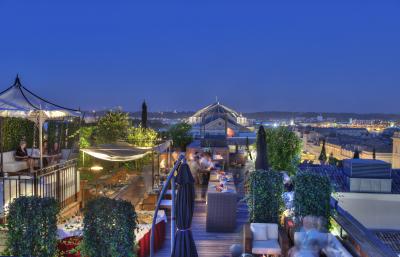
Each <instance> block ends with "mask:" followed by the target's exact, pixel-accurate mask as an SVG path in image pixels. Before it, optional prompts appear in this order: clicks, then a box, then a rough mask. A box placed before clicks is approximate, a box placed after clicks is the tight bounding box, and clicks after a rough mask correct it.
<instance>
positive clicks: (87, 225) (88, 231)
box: [82, 197, 137, 257]
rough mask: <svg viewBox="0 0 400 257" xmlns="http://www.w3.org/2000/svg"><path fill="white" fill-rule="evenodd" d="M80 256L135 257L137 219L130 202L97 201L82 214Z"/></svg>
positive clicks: (89, 203) (107, 199) (98, 199)
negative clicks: (82, 225) (81, 253)
mask: <svg viewBox="0 0 400 257" xmlns="http://www.w3.org/2000/svg"><path fill="white" fill-rule="evenodd" d="M84 215H85V217H84V219H83V223H84V228H83V245H82V252H83V256H97V257H111V256H112V257H117V256H125V257H127V256H135V253H134V242H135V234H134V232H135V230H136V228H137V216H136V212H135V209H134V207H133V206H132V204H131V203H130V202H127V201H122V200H115V199H110V198H106V197H99V198H96V199H94V200H92V201H89V202H88V204H87V206H86V208H85V211H84Z"/></svg>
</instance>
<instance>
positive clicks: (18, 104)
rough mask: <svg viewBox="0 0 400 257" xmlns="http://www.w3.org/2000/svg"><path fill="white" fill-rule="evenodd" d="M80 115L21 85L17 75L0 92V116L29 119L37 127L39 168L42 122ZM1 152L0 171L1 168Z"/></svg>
mask: <svg viewBox="0 0 400 257" xmlns="http://www.w3.org/2000/svg"><path fill="white" fill-rule="evenodd" d="M74 116H75V117H77V116H80V112H79V111H78V110H74V109H70V108H65V107H62V106H60V105H57V104H54V103H51V102H49V101H47V100H45V99H43V98H41V97H40V96H38V95H36V94H34V93H32V92H31V91H30V90H28V89H27V88H25V87H24V86H22V84H21V81H20V80H19V77H18V76H17V78H16V79H15V82H14V85H12V86H11V87H9V88H7V89H6V90H4V91H3V92H0V117H16V118H24V119H29V120H31V121H34V122H35V123H37V125H38V127H39V149H40V168H43V151H42V147H43V143H42V141H43V122H44V121H45V120H49V119H60V118H64V117H74ZM2 156H3V152H2V153H1V172H2V169H3V157H2Z"/></svg>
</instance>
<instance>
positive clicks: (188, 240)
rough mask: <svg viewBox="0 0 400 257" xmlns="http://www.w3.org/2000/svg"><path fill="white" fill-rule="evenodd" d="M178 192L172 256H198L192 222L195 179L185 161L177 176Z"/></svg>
mask: <svg viewBox="0 0 400 257" xmlns="http://www.w3.org/2000/svg"><path fill="white" fill-rule="evenodd" d="M176 183H177V184H178V192H177V196H176V209H175V210H176V211H175V213H176V215H175V216H176V227H177V231H176V235H175V244H174V248H173V250H172V254H171V257H197V256H198V254H197V249H196V244H195V243H194V240H193V235H192V230H191V224H192V217H193V211H194V198H195V192H194V179H193V176H192V173H191V172H190V168H189V165H188V164H187V163H183V164H182V165H181V166H180V168H179V171H178V175H177V177H176Z"/></svg>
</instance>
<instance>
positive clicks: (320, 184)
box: [294, 171, 332, 226]
mask: <svg viewBox="0 0 400 257" xmlns="http://www.w3.org/2000/svg"><path fill="white" fill-rule="evenodd" d="M294 184H295V194H294V206H295V215H296V217H298V218H300V219H301V218H302V217H305V216H307V215H312V216H317V217H324V218H326V221H327V226H329V220H330V216H331V208H330V199H331V193H332V187H331V184H330V181H329V179H328V178H327V177H326V176H322V175H319V174H315V173H312V172H309V171H305V172H299V173H297V175H296V176H295V178H294Z"/></svg>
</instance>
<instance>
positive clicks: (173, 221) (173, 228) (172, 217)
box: [171, 172, 176, 253]
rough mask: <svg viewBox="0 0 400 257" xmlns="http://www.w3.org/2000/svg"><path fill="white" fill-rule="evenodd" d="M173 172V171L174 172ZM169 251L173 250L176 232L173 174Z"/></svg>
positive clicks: (172, 181) (173, 182)
mask: <svg viewBox="0 0 400 257" xmlns="http://www.w3.org/2000/svg"><path fill="white" fill-rule="evenodd" d="M174 173H175V172H174ZM171 196H172V197H171V200H172V206H171V253H172V251H173V250H174V245H175V233H176V224H175V219H176V217H175V176H172V179H171Z"/></svg>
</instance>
